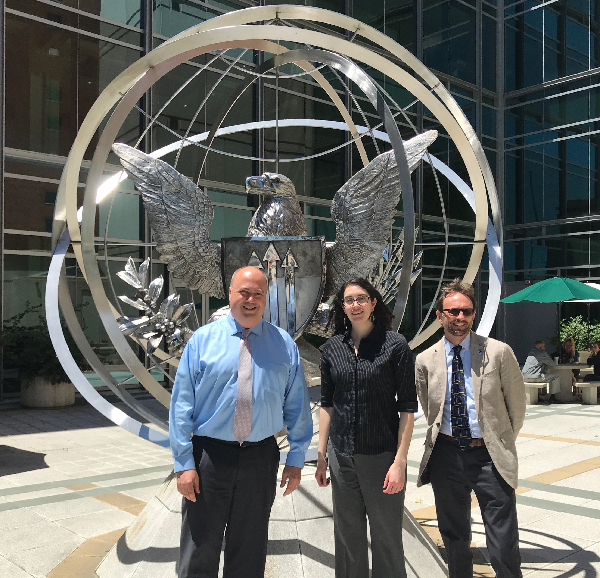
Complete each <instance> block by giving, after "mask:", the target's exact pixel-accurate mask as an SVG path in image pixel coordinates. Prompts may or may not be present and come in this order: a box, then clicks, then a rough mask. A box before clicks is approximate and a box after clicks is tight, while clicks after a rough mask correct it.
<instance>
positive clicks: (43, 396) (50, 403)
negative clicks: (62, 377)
mask: <svg viewBox="0 0 600 578" xmlns="http://www.w3.org/2000/svg"><path fill="white" fill-rule="evenodd" d="M74 403H75V387H74V386H73V384H72V383H69V382H62V383H50V382H49V381H47V380H46V379H44V378H43V377H34V378H32V379H29V380H23V381H22V385H21V405H24V406H25V407H36V408H56V407H68V406H70V405H73V404H74Z"/></svg>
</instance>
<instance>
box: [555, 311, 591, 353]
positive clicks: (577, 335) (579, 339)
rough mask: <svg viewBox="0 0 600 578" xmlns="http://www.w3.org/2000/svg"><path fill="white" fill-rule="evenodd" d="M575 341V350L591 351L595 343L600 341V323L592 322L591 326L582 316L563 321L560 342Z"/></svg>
mask: <svg viewBox="0 0 600 578" xmlns="http://www.w3.org/2000/svg"><path fill="white" fill-rule="evenodd" d="M569 338H571V339H574V340H575V348H576V349H578V350H584V349H591V347H592V344H593V343H594V341H600V323H598V321H592V322H590V324H589V327H588V322H587V321H584V320H583V318H582V316H581V315H577V316H576V317H571V318H570V319H563V320H562V321H561V322H560V341H561V343H563V342H564V341H565V339H569Z"/></svg>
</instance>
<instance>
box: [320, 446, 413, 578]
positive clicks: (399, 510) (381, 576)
mask: <svg viewBox="0 0 600 578" xmlns="http://www.w3.org/2000/svg"><path fill="white" fill-rule="evenodd" d="M328 455H329V471H330V473H331V487H332V494H333V528H334V534H335V578H368V576H369V544H368V541H367V517H368V518H369V528H370V531H371V553H372V566H373V573H372V578H406V567H405V564H404V549H403V547H402V519H403V517H404V495H405V493H406V483H405V484H404V488H403V489H402V491H401V492H398V493H397V494H384V493H383V482H384V480H385V476H386V474H387V472H388V470H389V469H390V466H391V465H392V463H393V461H394V458H395V457H396V454H395V453H393V452H384V453H381V454H375V455H360V454H355V455H354V456H352V457H346V456H342V455H339V454H337V453H336V452H335V450H334V449H333V448H332V447H331V445H330V446H329V450H328Z"/></svg>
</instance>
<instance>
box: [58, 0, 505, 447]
mask: <svg viewBox="0 0 600 578" xmlns="http://www.w3.org/2000/svg"><path fill="white" fill-rule="evenodd" d="M276 19H282V20H290V21H294V20H304V21H311V22H316V23H322V24H326V25H331V26H335V27H340V28H343V29H345V30H349V31H353V33H354V37H362V38H364V39H365V40H368V41H370V42H373V43H375V44H376V45H379V46H381V47H382V48H383V49H385V50H387V51H388V52H389V53H391V54H392V55H393V56H395V57H396V58H397V59H398V60H399V61H400V62H402V63H403V65H404V66H405V67H406V68H407V69H409V70H411V71H412V72H413V73H414V74H415V76H412V75H411V73H410V72H409V71H408V70H405V69H404V68H402V67H400V66H399V65H397V64H395V63H394V62H393V61H391V60H389V59H388V58H385V57H384V56H382V55H380V54H377V53H374V52H372V51H371V50H369V49H368V48H367V47H365V46H361V45H357V44H355V43H353V42H351V41H348V40H344V39H342V38H340V37H339V36H334V35H332V34H327V33H324V32H319V31H314V30H306V29H298V28H290V27H285V26H276V25H270V24H267V25H262V24H259V25H256V24H254V25H253V24H252V23H254V22H261V21H270V20H276ZM279 41H289V42H297V43H299V44H305V45H306V44H308V45H311V46H316V47H317V49H318V50H322V51H329V52H328V53H331V52H332V51H335V52H337V53H340V54H342V55H343V56H346V57H348V58H351V59H353V60H356V61H358V62H360V63H362V64H365V65H367V66H370V67H372V68H374V69H375V70H378V71H380V72H382V73H383V74H385V75H387V76H388V77H389V78H391V79H393V80H394V81H396V82H398V83H399V84H400V85H402V86H403V87H404V88H406V89H407V90H408V91H409V92H411V93H412V94H413V95H414V96H415V97H416V98H417V99H419V100H420V101H421V102H423V104H425V106H427V108H428V109H429V110H430V111H431V112H432V113H433V114H434V115H435V116H436V117H437V119H438V120H439V121H440V123H441V124H442V126H443V127H444V129H445V130H446V132H447V134H448V135H449V136H450V138H451V139H452V140H453V141H454V143H455V145H456V147H457V149H458V151H459V153H460V155H461V157H462V159H463V161H464V163H465V166H466V169H467V172H468V174H469V178H470V180H471V183H472V186H473V189H472V190H473V196H472V206H474V209H475V235H474V241H473V248H472V252H471V257H470V260H469V263H468V265H467V269H466V271H465V274H464V280H465V281H466V282H472V281H473V280H474V278H475V276H476V274H477V271H478V269H479V265H480V262H481V257H482V255H483V251H484V243H485V242H486V236H487V242H488V246H490V248H491V249H493V250H490V263H491V262H492V258H494V275H492V270H490V290H489V292H488V299H487V302H486V306H485V309H484V312H483V315H482V319H481V323H480V327H479V328H478V332H480V333H487V332H489V329H490V328H491V325H492V323H493V320H494V318H495V315H496V311H497V306H498V301H499V293H500V290H499V280H500V279H501V262H502V254H501V247H502V227H501V220H500V211H499V203H498V198H497V194H496V189H495V186H494V182H493V178H492V174H491V170H490V167H489V165H488V162H487V159H486V156H485V154H484V151H483V148H482V147H481V144H480V143H479V141H478V139H477V137H476V135H475V132H474V130H473V128H472V127H471V125H470V124H469V122H468V120H467V119H466V117H465V115H464V113H463V112H462V110H461V109H460V108H459V106H458V104H457V103H456V102H455V101H454V99H453V98H452V97H451V96H450V94H449V93H448V91H447V90H446V89H445V88H444V87H443V85H442V84H441V83H440V82H439V80H438V79H437V78H436V77H435V76H434V75H433V74H432V73H431V72H430V71H429V70H428V69H427V68H426V67H425V66H424V65H423V64H422V63H420V62H419V61H418V60H417V59H416V58H415V57H414V56H413V55H412V54H410V53H409V52H408V51H407V50H406V49H404V48H403V47H402V46H400V45H399V44H397V43H395V42H394V41H393V40H391V39H390V38H388V37H387V36H385V35H384V34H382V33H381V32H378V31H377V30H375V29H373V28H371V27H369V26H366V25H365V24H363V23H361V22H359V21H357V20H354V19H352V18H350V17H347V16H343V15H340V14H337V13H334V12H330V11H327V10H322V9H317V8H309V7H303V6H282V5H271V6H262V7H255V8H248V9H245V10H240V11H236V12H231V13H228V14H224V15H223V16H220V17H217V18H214V19H212V20H209V21H207V22H204V23H202V24H200V25H198V26H195V27H193V28H190V29H189V30H187V31H185V32H183V33H181V34H179V35H178V36H176V37H174V38H172V39H170V40H168V41H167V42H165V43H164V44H162V45H161V46H159V47H158V48H156V49H155V50H153V51H152V52H150V53H149V54H147V55H145V56H144V57H142V58H141V59H140V60H138V61H137V62H136V63H134V64H132V65H131V66H130V67H129V68H127V69H126V70H125V71H124V72H122V73H121V74H120V75H119V76H118V77H117V78H115V79H114V80H113V81H112V82H111V83H110V84H109V85H108V86H107V88H106V89H105V90H104V91H103V92H102V94H101V95H100V97H99V98H98V100H97V101H96V102H95V103H94V105H93V106H92V108H91V109H90V111H89V113H88V114H87V116H86V118H85V119H84V121H83V123H82V125H81V128H80V130H79V132H78V134H77V137H76V139H75V141H74V144H73V147H72V149H71V152H70V154H69V157H68V160H67V163H66V164H65V167H64V171H63V176H62V178H61V182H60V185H59V190H58V195H57V199H56V210H55V220H54V224H53V236H52V244H53V249H56V251H55V256H56V259H57V260H56V261H54V258H53V266H52V267H51V271H50V272H49V275H48V290H47V293H46V307H47V312H48V321H49V325H53V328H51V335H52V338H53V342H54V344H55V348H56V349H57V354H58V355H59V358H60V359H61V361H62V362H63V364H64V366H65V369H66V371H67V374H68V375H69V377H70V378H71V380H72V381H73V382H74V383H75V385H77V386H78V388H79V385H81V386H82V389H80V391H81V392H82V393H83V394H84V396H85V397H86V398H87V399H88V401H90V403H92V405H94V407H96V408H97V409H99V411H101V412H102V413H104V415H107V417H109V418H110V419H112V420H113V421H115V419H117V420H118V421H115V423H119V424H120V425H122V424H123V423H126V422H125V421H123V418H122V416H116V417H115V415H116V414H114V411H117V412H118V411H119V410H116V408H114V407H113V408H112V410H111V409H110V408H106V407H104V404H105V403H107V402H105V400H103V398H101V396H98V394H97V393H96V392H95V390H93V388H91V389H92V391H91V392H90V391H88V390H87V389H86V387H85V384H83V382H82V380H84V381H85V382H86V383H88V382H87V380H86V379H85V376H83V374H82V373H81V371H79V369H78V368H77V367H76V365H75V364H74V362H72V356H70V353H69V352H68V349H67V350H66V352H65V351H64V350H65V349H66V342H65V341H64V336H62V330H60V320H59V318H58V306H57V301H60V305H61V309H62V310H63V314H65V312H68V311H69V305H68V303H67V300H68V299H69V296H68V292H66V291H64V290H62V291H59V287H61V284H62V285H64V280H61V277H62V275H63V274H61V268H62V262H63V261H64V253H65V252H66V247H68V245H69V243H72V246H73V250H74V253H75V258H76V259H77V262H78V264H79V266H80V269H81V271H82V273H83V275H84V277H85V279H86V280H87V283H88V285H89V288H90V291H91V293H92V297H93V299H94V302H95V304H96V307H97V308H98V312H99V314H100V317H101V319H102V322H103V324H104V326H105V328H106V330H107V333H108V335H109V337H110V339H111V340H112V342H113V344H114V345H115V347H116V349H117V351H118V353H119V355H120V356H121V357H122V359H123V361H124V362H125V363H126V364H127V365H128V367H129V368H130V370H131V371H132V373H133V375H134V376H135V377H136V378H137V379H138V380H139V382H140V383H141V384H142V385H143V386H144V387H145V388H146V389H147V390H148V391H149V392H150V393H151V394H152V395H153V396H154V397H155V398H156V399H157V400H158V401H159V402H160V403H162V404H163V405H165V406H168V404H169V394H168V393H167V391H166V390H165V389H164V388H162V386H160V384H158V382H156V380H154V378H153V377H152V376H151V375H150V373H149V372H148V371H146V369H145V367H144V365H143V364H142V363H141V362H140V361H139V359H138V358H137V356H136V355H135V354H134V352H133V350H132V349H131V348H130V347H129V344H128V343H127V340H126V338H125V337H124V336H123V335H122V334H121V332H120V331H119V329H118V324H117V322H116V320H115V314H117V316H118V313H117V312H116V311H115V309H114V307H113V305H112V304H111V303H110V301H109V300H108V298H107V296H106V294H105V292H104V288H103V286H102V279H101V276H100V272H99V269H98V264H97V261H96V253H95V249H94V216H95V205H96V192H97V189H98V187H99V185H100V181H101V177H102V171H103V167H104V164H105V162H106V159H107V157H108V153H109V150H110V146H111V145H112V143H113V142H114V139H115V138H116V135H117V133H118V130H119V128H120V126H121V125H122V123H123V122H124V120H125V118H126V117H127V115H128V114H129V112H130V111H131V110H132V109H133V108H134V106H135V104H136V102H137V101H138V99H139V98H140V96H141V95H142V94H143V93H144V92H146V91H147V90H148V89H149V88H150V87H151V86H152V84H154V82H156V81H157V80H158V79H159V78H161V77H162V76H163V75H164V74H166V73H167V72H169V71H170V70H172V69H173V68H175V67H176V66H178V65H179V64H182V63H184V62H185V61H187V60H189V59H191V58H193V57H195V56H199V55H201V54H204V53H206V52H210V51H214V50H220V49H225V48H252V49H257V50H263V51H267V52H271V53H274V54H276V56H277V57H278V58H279V57H282V58H283V55H282V54H278V52H279V53H282V52H286V49H285V48H284V47H282V46H279V45H278V44H276V42H279ZM282 62H283V60H282ZM314 72H318V71H314V70H312V67H311V70H310V73H312V74H313V75H314ZM417 77H418V78H421V79H423V81H424V83H422V82H421V81H420V80H418V78H417ZM123 95H124V96H123ZM115 105H116V106H115ZM113 107H114V111H113V112H112V115H111V117H110V119H109V120H108V123H107V124H106V127H105V129H104V131H103V132H102V134H101V136H100V138H99V141H98V145H97V147H96V150H95V153H94V156H93V160H92V165H91V168H90V171H89V174H88V180H87V186H86V190H85V196H84V203H83V212H82V219H81V227H80V224H79V221H78V218H77V212H78V210H77V209H78V207H77V182H78V177H79V171H80V169H81V166H82V161H83V155H84V152H85V151H86V150H87V148H88V145H89V144H90V142H91V140H92V138H93V137H94V135H95V132H96V130H97V129H98V127H99V125H100V124H101V122H102V121H103V120H104V119H105V118H106V116H107V115H108V114H109V113H110V111H111V110H112V109H113ZM378 110H379V108H378ZM390 116H391V115H390ZM392 121H393V119H392ZM393 124H394V126H395V122H394V123H393ZM348 127H349V128H350V131H351V133H352V134H353V135H354V134H358V133H357V131H356V127H354V124H353V123H352V124H350V123H348ZM386 128H387V127H386ZM396 130H397V128H396ZM356 142H357V143H360V139H359V140H358V141H356ZM392 143H393V141H392ZM357 146H359V145H357ZM401 146H402V145H401V143H400V147H401ZM359 149H360V146H359ZM394 150H395V151H396V147H394ZM361 156H362V155H361ZM397 160H398V159H397ZM400 160H401V159H400ZM363 161H364V159H363ZM398 166H399V168H400V167H401V162H398ZM402 172H403V171H402V170H400V175H401V178H402ZM442 172H443V171H442ZM409 183H410V178H409ZM402 188H403V194H404V196H403V198H405V197H407V196H409V195H408V194H407V193H408V191H411V190H412V188H410V187H409V186H407V187H404V186H403V187H402ZM467 189H468V187H467ZM461 192H462V193H463V194H465V192H464V191H461ZM410 196H411V200H412V195H410ZM488 198H489V201H490V205H491V211H492V219H493V221H492V223H491V224H490V225H489V226H488V216H487V199H488ZM405 225H406V215H405ZM413 225H414V219H413ZM494 237H495V238H494ZM59 241H60V242H59ZM413 243H414V238H413ZM65 244H66V246H65ZM413 247H414V245H413ZM61 252H62V257H61V255H60V254H61ZM405 255H410V259H411V264H412V257H413V255H414V250H413V251H408V250H405ZM61 259H62V261H61ZM411 269H412V268H409V270H408V273H409V281H410V272H411ZM403 274H404V271H403ZM496 297H497V299H496ZM52 299H54V300H55V302H54V303H55V304H56V306H55V304H53V303H51V300H52ZM404 306H405V304H402V303H401V300H400V303H399V307H401V308H403V307H404ZM71 309H72V305H71ZM65 320H66V321H67V325H68V327H69V329H70V330H71V332H72V334H73V335H74V337H75V338H76V340H77V343H78V345H79V346H80V349H82V351H83V353H84V354H85V355H86V357H88V356H89V355H90V350H91V348H90V347H89V344H87V341H85V339H84V337H83V332H82V331H81V328H80V327H78V326H77V327H76V325H77V321H76V319H75V318H74V316H71V315H69V314H65ZM438 328H439V324H438V323H437V321H434V322H433V323H431V324H430V325H429V326H428V327H427V328H426V329H425V330H424V331H422V332H421V333H420V334H419V336H418V337H417V338H416V339H415V340H414V341H413V342H412V346H413V347H416V346H417V345H418V344H420V343H422V342H423V341H425V340H426V339H427V338H428V337H429V336H431V335H433V333H435V331H436V330H437V329H438ZM61 337H62V339H61ZM91 355H93V357H94V358H95V359H94V363H93V364H92V366H93V367H94V369H95V370H96V371H97V372H98V374H99V375H100V376H101V377H102V379H103V380H105V382H106V379H107V374H108V372H107V371H106V370H104V371H103V370H102V368H101V367H97V366H98V363H99V360H97V357H96V356H95V354H94V353H93V351H91ZM69 358H70V359H69ZM98 370H100V371H98ZM108 375H110V374H108ZM109 381H110V380H109ZM88 385H89V383H88ZM107 385H109V384H108V383H107ZM111 386H112V387H111ZM90 387H91V386H90ZM109 387H111V389H113V390H116V391H119V387H115V383H114V380H113V383H111V384H110V385H109ZM121 389H122V388H121ZM84 391H85V393H84ZM123 391H124V390H123ZM120 393H121V394H122V392H120ZM86 394H89V397H88V395H86ZM93 394H96V396H97V397H94V395H93ZM120 397H121V398H122V399H123V396H122V395H121V396H120ZM125 397H126V396H125ZM98 398H100V400H102V401H100V400H98ZM124 401H126V400H125V399H124ZM127 402H129V404H131V403H132V400H131V399H127V401H126V403H127ZM133 402H135V400H133ZM108 405H110V404H108ZM133 405H134V406H139V404H137V403H134V404H133ZM111 407H112V406H111ZM134 409H136V411H138V413H140V415H143V416H144V417H146V419H149V420H150V421H152V422H153V423H155V425H158V426H159V427H161V426H162V425H164V424H160V425H159V424H158V423H156V420H155V419H152V418H151V416H149V415H147V413H146V414H144V413H143V412H140V411H139V407H137V408H134ZM113 410H114V411H113ZM127 419H128V420H130V419H131V418H127ZM133 421H134V422H135V423H133V424H132V423H129V422H127V423H129V427H128V429H130V431H137V433H138V435H143V434H142V433H140V431H141V430H140V429H139V427H138V426H141V424H139V422H136V421H135V420H133ZM136 424H137V425H136ZM141 427H142V428H145V430H144V432H145V436H144V437H147V439H151V441H155V442H156V443H161V445H164V437H161V436H163V434H160V433H159V432H155V431H154V430H152V428H146V426H141ZM136 428H138V429H137V430H136Z"/></svg>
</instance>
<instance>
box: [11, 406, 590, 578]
mask: <svg viewBox="0 0 600 578" xmlns="http://www.w3.org/2000/svg"><path fill="white" fill-rule="evenodd" d="M142 397H143V396H142ZM147 403H148V404H151V405H152V407H153V409H155V410H157V411H159V408H156V406H155V405H154V404H155V403H156V402H154V401H153V400H150V399H148V400H147ZM117 405H118V404H117ZM119 407H121V406H120V405H119ZM599 436H600V406H598V405H593V406H589V405H585V406H584V405H579V404H561V405H550V406H548V405H537V406H530V407H529V408H528V411H527V418H526V421H525V425H524V427H523V431H522V435H520V436H519V438H518V440H517V444H518V446H517V447H518V450H519V456H520V472H519V473H520V484H519V488H518V491H517V508H518V514H519V525H520V533H521V536H520V537H521V552H522V557H523V572H524V574H525V575H527V576H531V577H532V578H538V577H542V576H544V578H554V577H558V576H570V577H582V578H583V577H585V578H591V577H594V576H598V575H599V574H600V488H599V487H598V480H599V479H600V478H599V476H598V473H599V469H600V437H599ZM424 437H425V424H424V423H423V422H417V424H416V426H415V433H414V436H413V441H412V443H411V448H410V452H409V464H408V486H407V496H406V505H407V508H408V509H409V510H410V511H411V513H412V514H413V516H414V517H415V518H416V519H417V520H418V521H419V522H420V523H421V525H422V527H423V528H425V529H426V531H427V533H428V534H429V535H430V536H431V538H432V539H433V540H434V541H435V542H437V543H438V545H440V546H441V541H440V539H439V533H438V532H437V527H436V519H435V507H434V501H433V495H432V492H431V488H430V487H429V486H426V487H423V488H417V487H416V485H415V481H416V474H417V470H418V464H419V461H420V458H421V454H422V450H423V441H424ZM171 468H172V463H171V458H170V455H169V452H168V451H167V450H165V449H163V448H160V447H158V446H154V445H153V444H150V443H148V442H145V441H143V440H141V439H138V438H136V437H135V436H133V435H132V434H129V433H127V432H125V431H123V430H122V429H120V428H119V427H117V426H114V425H112V424H110V423H109V422H108V421H107V420H106V419H105V418H103V417H102V416H101V415H99V414H98V413H97V412H96V411H95V410H94V409H93V408H91V407H90V406H88V405H85V404H77V405H76V406H74V407H71V408H69V409H65V410H24V409H18V408H13V409H0V531H1V533H2V539H1V540H0V578H28V577H32V576H33V577H48V578H71V577H77V578H95V576H97V574H96V568H97V567H98V565H99V564H100V562H101V561H102V560H103V559H104V557H105V556H106V554H107V553H108V552H109V551H110V550H111V548H113V546H114V545H115V544H116V543H117V541H118V540H119V538H120V537H121V536H122V535H123V533H124V531H125V530H126V529H127V528H128V527H130V526H131V527H132V528H133V526H132V524H134V522H136V520H138V515H139V514H140V512H142V511H143V510H144V508H145V507H147V506H146V504H147V503H148V502H150V501H151V500H152V499H153V498H154V496H155V495H156V494H157V492H158V491H159V490H160V488H161V487H162V486H163V482H164V481H165V479H166V478H167V476H168V475H169V473H170V471H171ZM313 471H314V466H311V465H307V466H306V469H305V472H304V476H303V484H302V485H301V486H300V489H299V490H298V491H297V492H295V493H294V494H293V496H292V497H293V500H287V499H286V501H283V500H278V502H277V504H276V507H275V508H274V510H273V516H272V524H271V533H272V541H271V544H270V546H269V552H270V554H271V555H270V557H269V572H268V574H269V576H272V577H275V576H280V575H283V574H284V573H285V574H286V575H288V576H293V577H303V576H306V577H309V576H310V577H311V578H316V577H320V576H332V575H333V570H332V568H333V559H334V558H333V531H332V528H333V525H332V518H331V502H330V500H331V498H330V494H329V492H328V490H322V489H320V488H318V487H316V485H315V483H314V481H313V480H314V478H313V477H312V475H313ZM174 499H175V498H174ZM176 500H178V498H176ZM473 506H474V507H473V510H472V517H473V548H474V552H475V555H476V562H477V565H476V574H477V575H478V576H493V572H492V571H491V569H490V567H489V566H488V565H487V563H486V556H487V552H486V549H485V536H484V533H483V526H482V523H481V516H480V514H479V511H478V508H477V504H476V501H475V500H473ZM177 533H178V524H177V523H174V525H173V527H172V528H171V529H170V530H169V531H168V532H161V534H160V536H157V537H156V540H155V541H154V544H153V547H154V548H155V549H154V550H153V551H152V552H151V554H152V556H155V558H157V559H159V558H161V557H165V556H166V557H167V558H169V559H170V560H171V564H173V561H174V560H175V558H176V555H177V552H176V547H174V546H173V536H176V535H177ZM161 540H162V541H161ZM175 542H176V540H175ZM298 543H300V544H302V546H301V551H302V556H301V557H299V556H298V551H297V550H296V549H295V548H296V546H294V544H298ZM441 551H442V554H443V548H441ZM152 556H151V557H152ZM107 560H108V559H107ZM157 567H158V566H157V565H156V560H155V563H154V569H153V567H152V564H151V563H150V562H148V565H147V566H146V567H144V569H143V570H144V571H143V573H140V574H137V575H139V576H142V575H143V576H146V577H148V578H149V577H151V576H153V575H154V574H153V572H154V571H155V570H156V569H157ZM428 578H429V576H428Z"/></svg>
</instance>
